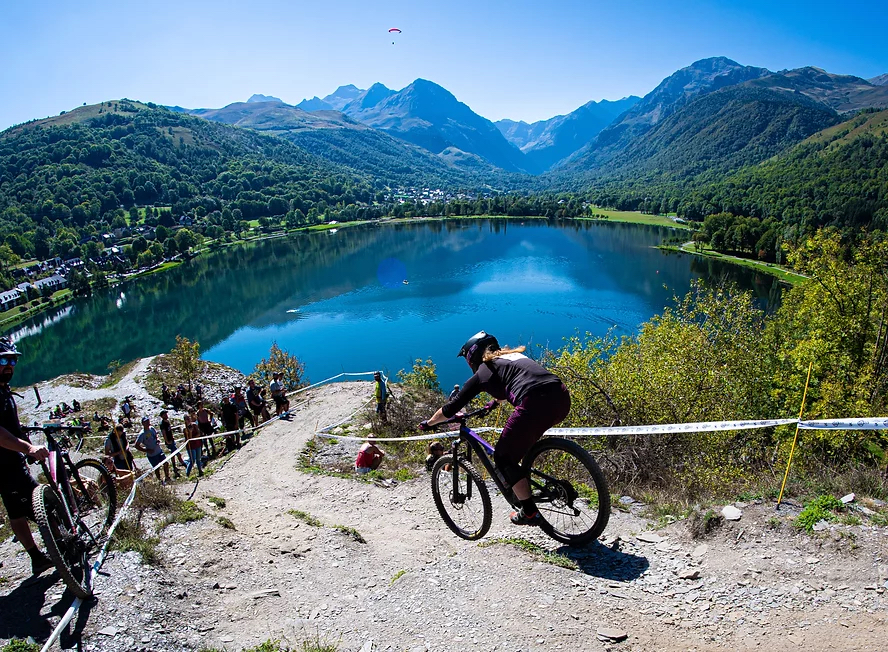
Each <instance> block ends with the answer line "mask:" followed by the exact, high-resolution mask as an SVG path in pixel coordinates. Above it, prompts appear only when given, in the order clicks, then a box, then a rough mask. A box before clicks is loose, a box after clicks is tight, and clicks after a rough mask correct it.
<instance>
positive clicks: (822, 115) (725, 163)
mask: <svg viewBox="0 0 888 652" xmlns="http://www.w3.org/2000/svg"><path fill="white" fill-rule="evenodd" d="M839 121H840V118H839V116H838V115H837V114H836V112H835V111H833V110H832V109H830V108H828V107H826V106H824V105H823V104H821V103H819V102H816V101H814V100H812V99H810V98H808V97H806V96H804V95H798V94H792V93H788V92H783V91H774V90H768V89H761V88H754V87H749V86H746V85H741V86H732V87H730V88H726V89H722V90H719V91H716V92H714V93H709V94H707V95H704V96H703V97H700V98H698V99H697V100H695V101H693V102H691V103H690V104H688V105H687V106H685V107H684V108H683V109H682V110H680V111H678V112H677V113H674V114H673V115H671V116H670V117H668V118H666V119H665V120H663V121H661V122H659V123H658V124H657V125H656V126H654V127H652V128H651V129H650V131H648V132H647V133H646V134H645V135H644V136H643V137H641V138H638V139H636V140H635V141H633V142H631V143H629V144H628V145H627V147H626V149H625V151H623V152H621V153H619V154H616V155H615V156H614V157H613V158H612V159H611V160H610V161H609V162H608V164H607V165H606V166H604V167H601V168H595V169H592V170H588V171H586V172H585V173H583V174H579V175H577V176H576V177H575V179H576V180H577V181H576V182H575V185H576V184H577V183H589V182H593V181H595V180H596V179H602V180H603V181H604V182H605V183H613V184H617V185H620V186H623V187H629V188H631V187H635V186H650V185H652V184H663V183H675V184H678V185H679V186H681V184H683V183H684V182H688V181H691V182H693V181H696V182H697V183H699V182H700V181H702V180H707V179H710V180H711V179H714V178H717V177H719V176H722V175H723V174H724V173H726V172H730V171H733V170H737V169H739V168H741V167H743V166H744V165H750V164H756V163H759V162H761V161H764V160H766V159H768V158H770V157H772V156H774V155H775V154H779V153H780V152H782V151H784V150H785V149H787V148H789V147H791V146H792V145H795V144H796V143H799V142H801V141H802V140H804V139H805V138H807V137H808V136H810V135H812V134H814V133H816V132H818V131H820V130H821V129H825V128H826V127H830V126H832V125H834V124H836V123H837V122H839Z"/></svg>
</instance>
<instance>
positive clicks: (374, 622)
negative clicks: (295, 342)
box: [0, 383, 888, 652]
mask: <svg viewBox="0 0 888 652" xmlns="http://www.w3.org/2000/svg"><path fill="white" fill-rule="evenodd" d="M371 393H372V385H371V384H370V383H342V384H336V385H330V386H325V387H321V388H319V389H317V390H313V391H311V392H310V393H308V394H307V396H308V398H309V400H308V402H307V403H303V404H302V405H301V406H300V407H298V408H297V409H296V410H295V411H294V415H293V420H292V421H290V422H278V423H274V424H272V425H271V426H269V427H268V428H267V429H265V430H264V431H263V432H262V433H261V434H259V435H258V436H257V437H255V438H254V439H252V440H251V441H250V442H249V443H248V444H247V445H246V446H245V447H244V448H243V449H242V450H241V451H239V452H238V453H236V454H235V455H234V456H233V457H231V458H230V459H229V460H228V461H227V462H226V463H225V464H224V465H223V466H222V468H220V469H218V470H216V471H215V472H214V473H213V474H212V475H211V476H210V477H208V478H206V479H203V480H201V481H200V482H198V483H196V484H195V483H193V482H192V483H189V484H187V485H178V486H177V490H178V491H179V492H180V494H181V496H182V497H183V498H186V497H189V496H192V495H193V498H194V500H195V501H196V502H197V503H198V505H200V506H201V507H202V508H203V509H204V510H205V511H206V512H207V513H208V516H207V517H206V518H203V519H202V520H199V521H196V522H192V523H187V524H184V525H178V524H177V525H171V526H169V527H167V528H166V529H165V530H163V533H162V534H161V542H160V545H159V550H160V552H161V554H162V556H163V559H164V561H163V562H162V565H160V566H157V567H151V566H146V565H143V564H141V563H140V561H139V556H138V554H137V553H135V552H128V553H115V554H113V555H112V556H111V557H110V559H109V560H108V562H107V563H106V564H105V566H104V568H103V571H102V575H101V576H100V577H99V578H98V579H97V581H96V588H97V591H98V600H97V601H96V602H95V603H93V604H92V605H88V606H87V607H85V608H84V609H83V613H82V616H81V618H80V619H79V620H78V621H77V623H76V625H75V626H73V627H72V632H71V634H72V635H70V636H67V637H66V638H65V639H64V643H65V645H66V646H69V647H74V645H75V641H76V638H77V637H78V636H79V637H81V638H82V649H84V650H88V651H93V652H102V651H106V650H121V651H124V650H125V651H127V652H129V651H132V650H146V651H148V650H150V651H152V652H153V651H166V650H169V651H173V650H175V651H180V650H199V649H201V648H204V647H207V648H224V649H226V650H241V649H242V648H244V647H249V646H254V645H257V644H259V643H261V642H263V641H265V640H267V639H278V640H280V641H281V642H282V643H283V644H284V645H289V646H292V647H294V648H296V649H301V647H300V646H301V644H302V642H303V641H306V640H312V641H317V640H320V641H321V642H327V643H330V644H335V645H336V646H337V649H339V650H343V651H355V652H357V651H358V650H364V651H365V652H366V651H367V650H370V649H372V650H451V649H467V650H503V651H509V652H516V651H518V650H524V651H530V650H565V651H573V650H604V649H615V650H714V649H731V650H745V649H763V650H771V649H798V650H823V651H826V650H830V651H832V650H884V649H885V645H886V633H888V627H886V623H885V619H886V616H888V613H886V606H888V596H886V593H888V591H886V588H885V583H886V578H888V531H886V528H884V527H873V526H867V525H832V526H830V528H829V529H828V530H825V531H824V532H820V533H817V534H816V536H811V535H808V534H804V533H801V532H799V531H798V530H797V529H796V528H795V527H793V526H792V525H791V524H790V523H789V522H788V518H789V516H787V512H785V511H784V512H781V513H780V514H777V515H776V518H775V511H774V505H773V504H768V503H765V504H754V503H753V504H747V505H742V506H741V509H742V511H743V516H742V518H741V520H740V521H737V522H732V523H727V524H725V525H724V526H723V527H721V528H719V529H717V530H716V531H715V533H714V534H712V535H711V536H710V537H709V538H707V539H705V540H693V539H691V537H690V535H689V533H688V528H687V525H686V523H685V522H683V521H679V522H676V523H673V524H671V525H668V526H666V527H662V528H659V529H655V530H652V528H653V527H654V526H655V524H654V523H653V522H652V521H650V520H648V519H646V518H644V517H643V516H641V514H642V513H643V512H644V506H641V505H638V504H632V505H629V506H628V507H627V509H628V511H615V513H614V515H613V517H612V518H611V522H610V525H609V526H608V529H607V531H606V532H605V535H604V540H605V541H604V543H602V542H599V543H596V544H595V545H592V546H590V547H587V548H585V549H580V550H570V549H565V548H560V547H559V545H558V544H556V543H555V542H553V541H552V540H550V539H548V538H547V537H545V536H543V535H542V533H540V532H539V531H536V530H528V529H522V528H518V527H515V526H512V525H510V524H509V523H508V521H507V506H506V504H505V502H504V501H503V500H502V498H501V497H499V496H498V495H496V496H494V505H495V515H494V525H493V527H492V528H491V532H490V533H489V534H488V536H487V537H486V539H485V541H486V542H492V541H495V540H496V539H497V538H502V537H521V538H523V539H525V540H526V541H528V542H532V543H536V544H538V545H539V546H541V547H542V548H544V549H545V551H550V552H554V553H557V555H559V556H556V557H551V556H549V557H548V558H547V557H546V556H544V555H542V554H539V553H534V552H529V551H527V550H524V549H519V548H518V547H516V546H514V545H511V544H508V543H495V544H494V545H488V546H483V545H479V544H478V543H472V542H467V541H463V540H461V539H458V538H457V537H456V536H454V535H453V534H452V533H451V532H450V531H449V530H448V529H447V528H446V526H445V525H444V523H443V522H442V520H441V518H440V517H439V516H438V514H437V512H436V510H435V507H434V504H433V502H432V497H431V492H430V489H429V483H428V476H425V475H423V476H422V477H419V478H416V479H414V480H410V481H407V482H403V483H400V484H397V485H396V486H394V487H393V488H384V487H380V486H376V485H373V484H368V483H363V482H358V481H355V480H351V479H345V478H337V477H328V476H321V475H312V474H306V473H303V472H301V471H299V470H298V469H297V462H298V460H297V457H298V452H299V450H300V448H301V447H302V446H303V445H304V444H305V443H306V442H307V441H308V440H309V439H310V438H311V437H312V434H313V432H314V431H315V429H316V428H317V427H318V426H323V425H326V424H331V423H335V422H338V421H339V420H341V419H343V418H345V417H346V416H347V415H349V414H350V413H351V412H353V411H354V410H356V409H357V408H358V407H359V406H360V405H361V404H362V403H364V402H365V401H366V400H367V399H368V398H369V397H370V396H371ZM211 496H212V497H216V498H223V499H224V501H225V507H224V508H217V507H215V506H213V505H212V504H211V503H210V502H209V501H208V500H207V498H208V497H211ZM625 502H626V503H628V502H629V501H628V500H626V501H625ZM719 507H720V506H717V507H716V509H718V508H719ZM290 510H299V511H301V512H305V513H307V514H309V515H311V516H313V517H315V518H316V519H318V520H319V521H320V522H321V524H322V525H321V526H313V525H310V524H308V523H306V522H305V521H304V520H301V519H299V518H297V517H295V516H293V515H292V514H291V513H289V511H290ZM220 516H221V517H225V518H227V519H229V520H230V521H231V523H233V525H234V527H235V528H236V529H233V530H232V529H228V528H225V527H223V526H222V525H221V524H220V522H219V520H218V517H220ZM337 526H344V527H345V528H353V529H354V531H356V533H358V534H359V535H360V537H361V538H363V540H365V541H366V543H361V542H359V541H358V540H356V537H355V536H354V535H355V532H351V531H348V530H343V529H341V528H338V527H337ZM7 532H8V530H7ZM638 535H642V538H641V539H640V538H639V537H638ZM651 535H654V536H651ZM642 539H648V541H647V542H646V541H643V540H642ZM0 555H2V559H3V560H4V566H3V568H2V569H0V573H2V574H3V576H4V578H5V581H4V582H3V584H2V586H0V592H2V594H3V596H4V597H3V598H2V609H0V614H2V616H0V618H2V629H0V637H2V639H3V640H4V641H5V640H7V639H9V638H11V637H13V636H18V637H25V636H29V635H30V636H33V637H35V638H36V639H37V640H38V641H39V640H41V639H45V637H46V636H48V634H49V632H50V631H51V629H52V627H53V626H54V624H55V622H57V621H58V618H59V617H60V615H61V614H62V613H63V612H64V610H65V608H66V607H67V605H68V604H69V603H70V597H69V596H68V595H67V594H65V593H63V587H62V585H61V584H60V583H59V582H58V577H57V576H56V575H55V574H53V573H46V574H45V575H44V576H43V577H42V578H40V579H39V580H37V581H36V582H35V581H33V580H32V581H26V582H25V583H24V584H23V580H25V577H26V575H27V574H28V572H27V564H26V559H25V556H24V555H23V554H21V548H20V547H19V546H18V544H13V543H12V542H11V541H9V540H7V541H6V542H4V543H3V544H2V547H0ZM550 561H557V562H559V563H560V564H561V565H563V566H572V568H564V567H561V566H559V565H554V564H552V563H549V562H550ZM604 629H607V630H617V631H609V632H607V633H609V634H611V635H613V636H614V637H617V638H619V636H618V634H620V633H623V634H625V637H626V638H625V639H624V640H623V641H622V642H612V641H611V640H605V641H602V640H601V639H602V638H604V637H602V636H601V635H600V634H599V631H600V630H601V632H604ZM371 641H372V644H370V642H371Z"/></svg>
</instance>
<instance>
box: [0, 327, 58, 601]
mask: <svg viewBox="0 0 888 652" xmlns="http://www.w3.org/2000/svg"><path fill="white" fill-rule="evenodd" d="M18 361H19V352H18V351H17V350H16V348H15V344H13V342H12V340H10V339H9V338H8V337H0V497H2V499H3V505H4V506H5V507H6V514H7V516H8V518H9V527H10V528H11V529H12V531H13V532H14V533H15V536H16V538H17V539H18V540H19V542H20V543H21V544H22V546H23V547H24V549H25V552H27V553H28V556H29V557H30V558H31V572H32V573H33V574H34V575H40V573H42V572H43V571H45V570H47V569H49V568H52V565H53V564H52V561H51V560H50V559H49V557H47V556H46V555H45V554H44V553H43V551H42V550H40V548H38V547H37V544H36V543H35V542H34V537H33V535H32V534H31V526H30V525H29V524H28V519H32V520H33V519H34V509H33V506H32V504H31V496H32V495H33V494H34V489H36V488H37V481H36V480H34V477H33V476H32V475H31V471H30V469H28V463H27V460H26V458H25V456H26V455H27V456H28V457H30V458H33V459H36V460H41V461H42V460H45V459H47V458H48V457H49V451H48V450H46V447H44V446H35V445H33V444H31V443H30V442H29V441H28V440H27V438H26V437H25V434H24V432H23V431H22V427H21V423H19V418H18V408H17V407H16V405H15V398H13V393H12V390H11V389H10V387H9V382H10V381H11V380H12V375H13V373H14V371H15V366H16V364H17V363H18ZM4 613H7V612H6V607H4Z"/></svg>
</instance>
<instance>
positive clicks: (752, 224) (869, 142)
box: [587, 111, 888, 260]
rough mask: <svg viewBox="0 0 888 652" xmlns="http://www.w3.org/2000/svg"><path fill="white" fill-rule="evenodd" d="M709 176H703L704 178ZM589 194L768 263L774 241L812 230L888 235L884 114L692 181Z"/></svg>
mask: <svg viewBox="0 0 888 652" xmlns="http://www.w3.org/2000/svg"><path fill="white" fill-rule="evenodd" d="M707 177H708V178H707ZM645 181H646V182H641V181H639V182H637V183H635V182H632V181H629V180H627V181H625V182H623V183H618V182H614V183H612V184H600V185H597V186H593V187H592V188H590V190H589V192H588V194H587V197H588V198H589V199H590V200H591V201H593V202H595V203H598V204H602V205H607V206H615V207H619V208H622V209H642V210H650V211H659V212H666V211H670V212H672V211H674V212H677V213H678V214H679V215H681V216H683V217H685V218H689V219H693V220H703V219H704V218H706V217H707V216H709V215H716V214H717V217H718V220H712V219H707V220H706V228H705V229H704V233H705V234H706V235H707V239H709V238H711V237H712V236H714V237H715V241H713V245H714V246H715V247H716V248H717V249H719V250H722V251H729V252H735V253H741V254H742V253H746V254H749V255H750V256H752V257H758V258H763V259H766V260H774V259H775V256H779V244H780V241H781V240H789V241H794V242H798V241H800V240H801V239H803V237H804V236H806V235H810V234H812V233H814V232H815V231H816V230H817V229H818V228H821V227H825V226H831V227H836V228H838V229H841V230H845V231H846V234H847V235H848V236H849V237H850V238H851V239H855V238H857V237H859V235H860V234H861V232H862V230H863V229H866V230H869V231H872V230H876V229H878V230H882V231H885V230H888V111H865V112H862V113H861V114H859V115H857V116H855V117H854V118H851V119H850V120H846V121H844V122H842V123H840V124H837V125H835V126H833V127H830V128H828V129H825V130H823V131H821V132H818V133H817V134H814V135H813V136H811V137H810V138H808V139H806V140H805V141H804V142H802V143H800V144H798V145H796V146H794V147H792V148H790V149H789V150H788V151H786V152H784V153H781V154H780V155H777V156H774V157H772V158H770V159H769V160H767V161H765V162H763V163H760V164H752V165H747V166H745V167H743V168H741V169H740V170H738V171H736V172H734V173H732V174H727V175H715V174H713V175H703V176H701V177H699V178H698V179H697V180H696V181H697V182H696V183H684V184H679V183H675V182H670V181H668V180H665V179H664V178H660V179H653V178H648V179H647V180H645Z"/></svg>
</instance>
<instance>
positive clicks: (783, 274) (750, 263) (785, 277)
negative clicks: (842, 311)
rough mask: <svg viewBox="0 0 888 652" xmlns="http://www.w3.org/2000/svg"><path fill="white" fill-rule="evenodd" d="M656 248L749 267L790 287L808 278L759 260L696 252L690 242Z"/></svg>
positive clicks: (709, 252)
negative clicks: (774, 277)
mask: <svg viewBox="0 0 888 652" xmlns="http://www.w3.org/2000/svg"><path fill="white" fill-rule="evenodd" d="M657 248H658V249H662V250H663V251H676V252H678V251H680V252H682V253H685V254H691V255H693V256H704V257H706V258H716V259H718V260H723V261H724V262H726V263H731V264H733V265H740V266H742V267H749V268H750V269H754V270H756V271H759V272H763V273H765V274H770V275H771V276H776V277H777V278H778V279H780V280H781V281H783V282H784V283H789V284H790V285H797V284H799V283H801V282H802V281H805V280H807V278H808V277H807V276H802V275H801V274H796V273H795V272H793V271H791V270H788V269H786V268H785V267H781V266H780V265H775V264H774V263H766V262H763V261H760V260H750V259H749V258H738V257H737V256H727V255H725V254H721V253H719V252H717V251H713V250H712V249H708V248H706V249H704V250H703V251H702V252H698V251H696V250H695V249H694V245H693V244H692V243H690V242H685V243H684V244H683V245H681V246H680V247H677V246H674V245H660V246H659V247H657Z"/></svg>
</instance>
